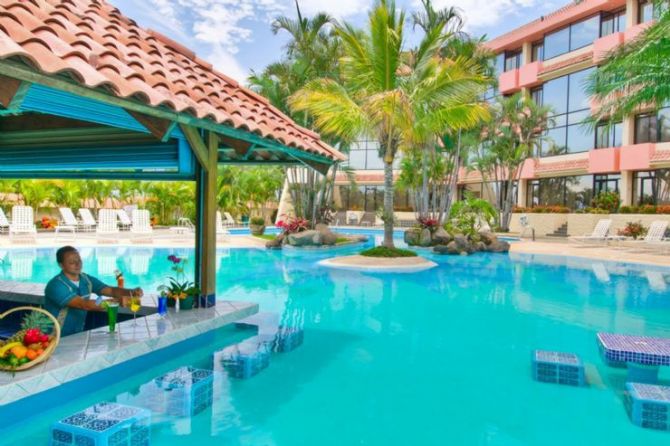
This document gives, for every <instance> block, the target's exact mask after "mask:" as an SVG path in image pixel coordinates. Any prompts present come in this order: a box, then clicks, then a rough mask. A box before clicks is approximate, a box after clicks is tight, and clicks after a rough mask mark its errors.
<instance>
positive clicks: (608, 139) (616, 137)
mask: <svg viewBox="0 0 670 446" xmlns="http://www.w3.org/2000/svg"><path fill="white" fill-rule="evenodd" d="M622 135H623V124H622V123H621V122H615V123H614V124H610V125H608V124H607V123H601V124H598V126H597V127H596V149H606V148H608V147H621V141H622Z"/></svg>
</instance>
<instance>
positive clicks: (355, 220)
mask: <svg viewBox="0 0 670 446" xmlns="http://www.w3.org/2000/svg"><path fill="white" fill-rule="evenodd" d="M362 218H363V212H361V211H347V224H348V225H351V226H356V225H360V223H361V219H362Z"/></svg>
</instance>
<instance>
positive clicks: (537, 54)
mask: <svg viewBox="0 0 670 446" xmlns="http://www.w3.org/2000/svg"><path fill="white" fill-rule="evenodd" d="M530 60H531V62H536V61H541V60H544V42H535V43H534V44H533V46H532V47H531V54H530Z"/></svg>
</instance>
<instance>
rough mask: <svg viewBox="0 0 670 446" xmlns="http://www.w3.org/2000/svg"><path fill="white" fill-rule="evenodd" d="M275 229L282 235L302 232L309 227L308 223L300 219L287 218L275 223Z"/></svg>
mask: <svg viewBox="0 0 670 446" xmlns="http://www.w3.org/2000/svg"><path fill="white" fill-rule="evenodd" d="M277 227H278V228H279V229H281V230H282V232H283V233H284V234H295V233H296V232H302V231H305V230H307V228H308V227H309V221H307V220H305V219H304V218H300V217H288V218H285V219H283V220H279V221H278V222H277Z"/></svg>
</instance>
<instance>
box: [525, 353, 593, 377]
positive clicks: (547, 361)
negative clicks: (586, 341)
mask: <svg viewBox="0 0 670 446" xmlns="http://www.w3.org/2000/svg"><path fill="white" fill-rule="evenodd" d="M533 378H535V379H536V380H537V381H541V382H545V383H555V384H564V385H569V386H584V385H586V378H585V376H584V364H583V363H582V360H581V359H579V356H577V355H575V354H574V353H562V352H552V351H546V350H535V351H534V352H533Z"/></svg>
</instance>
